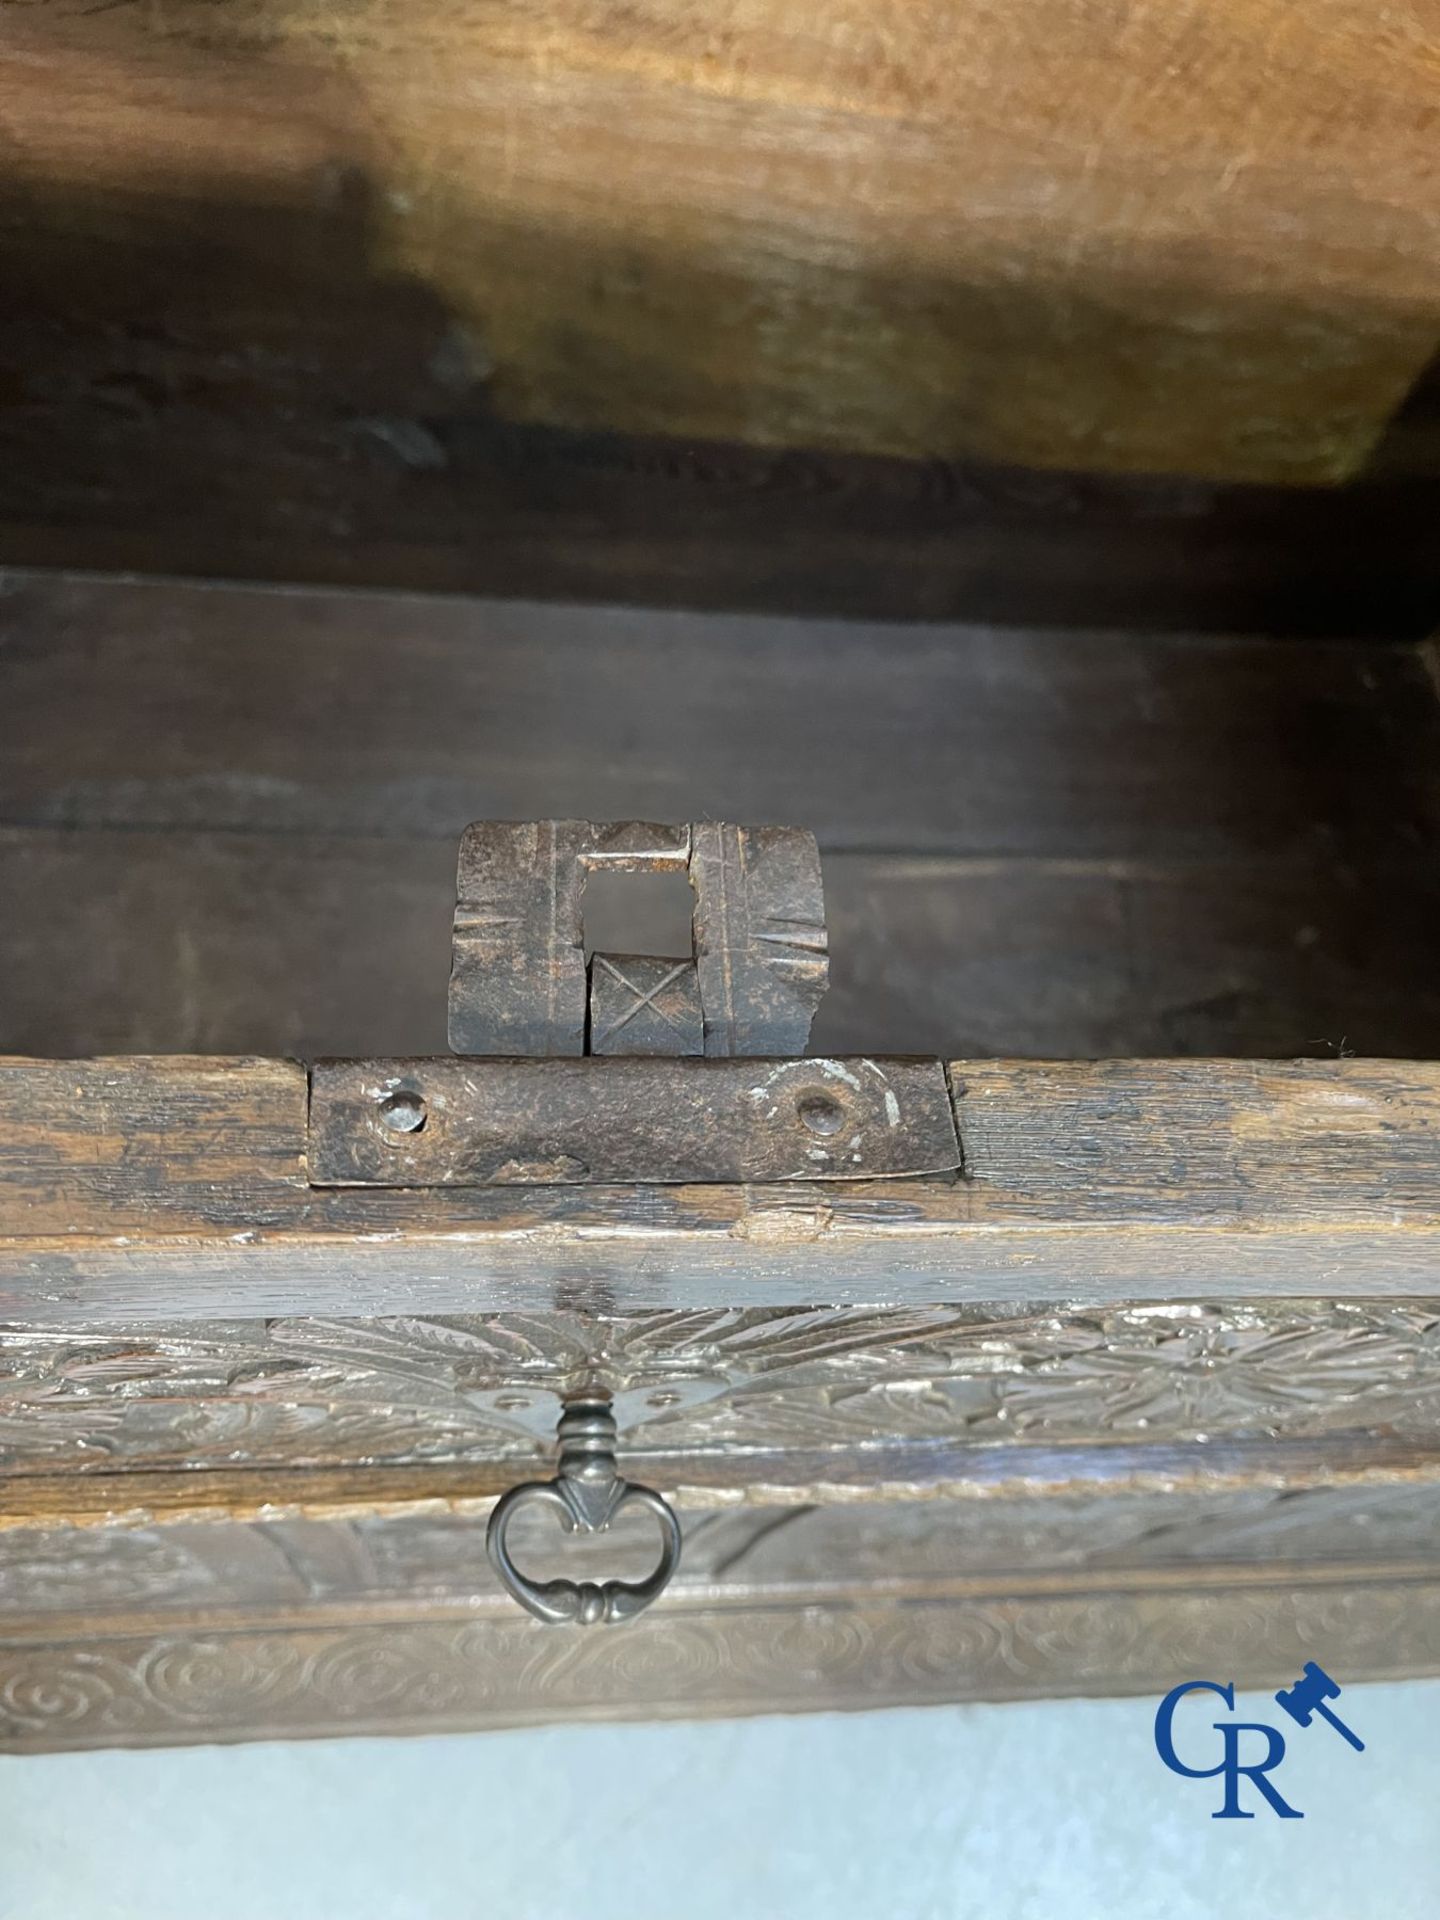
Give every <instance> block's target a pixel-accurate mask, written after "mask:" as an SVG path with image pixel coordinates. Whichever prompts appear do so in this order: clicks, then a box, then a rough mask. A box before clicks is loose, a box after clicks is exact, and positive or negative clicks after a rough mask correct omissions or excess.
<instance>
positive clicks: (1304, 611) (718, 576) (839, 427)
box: [0, 0, 1440, 631]
mask: <svg viewBox="0 0 1440 1920" xmlns="http://www.w3.org/2000/svg"><path fill="white" fill-rule="evenodd" d="M5 16H6V17H5V39H4V44H3V48H0V121H3V124H4V127H5V143H6V145H5V153H6V167H5V178H4V184H3V188H0V266H3V273H4V280H5V285H6V291H7V299H6V302H5V308H4V312H3V314H0V391H3V393H4V395H5V397H6V402H7V404H6V406H5V408H4V412H3V415H0V453H3V466H0V530H3V531H0V539H3V542H4V551H5V552H6V554H7V555H8V557H10V558H12V559H25V560H27V561H29V562H31V563H36V564H81V565H91V566H105V565H109V566H120V567H138V568H142V569H146V570H157V569H160V570H171V571H174V570H189V571H198V572H209V573H212V574H217V575H224V576H234V575H236V574H250V575H260V576H267V575H268V577H271V578H311V579H325V580H331V581H352V582H369V583H371V584H380V583H386V582H388V583H391V584H410V585H430V586H434V585H447V586H450V587H459V588H468V589H471V590H474V589H476V588H488V589H489V590H490V591H492V592H514V591H522V592H528V593H531V594H559V595H566V594H568V595H576V594H584V595H590V596H600V595H604V596H610V597H623V598H638V599H645V600H650V601H656V602H668V603H676V602H681V603H686V602H688V603H691V604H707V603H708V604H732V605H733V604H746V605H751V606H772V607H773V606H785V605H788V606H808V607H812V608H813V607H817V606H824V607H827V608H829V609H831V610H834V611H850V610H853V609H854V608H855V607H856V605H857V603H858V605H859V606H861V607H862V608H864V609H866V610H869V611H881V610H886V609H888V610H890V611H893V612H896V613H899V614H902V615H906V616H910V617H914V616H915V615H917V614H918V615H922V616H929V617H935V616H937V615H942V614H945V613H947V612H950V613H953V612H955V611H957V610H958V611H963V612H968V613H970V614H972V615H973V614H980V615H995V614H998V615H1000V616H1001V617H1009V618H1020V619H1026V618H1028V619H1036V618H1051V619H1056V618H1058V619H1069V618H1076V619H1078V620H1080V621H1081V622H1082V623H1092V622H1093V621H1095V620H1097V619H1101V620H1104V619H1111V618H1116V617H1119V618H1127V617H1130V615H1131V614H1133V613H1134V610H1135V609H1137V608H1138V609H1141V611H1140V612H1139V613H1138V615H1136V616H1135V617H1138V618H1140V619H1151V620H1156V621H1159V622H1162V623H1164V624H1170V625H1176V624H1182V625H1183V624H1186V623H1187V622H1188V623H1192V624H1193V623H1194V622H1195V621H1196V620H1197V619H1198V620H1202V621H1208V622H1212V623H1214V624H1220V625H1234V624H1245V623H1249V624H1255V623H1257V622H1266V621H1275V622H1279V623H1288V624H1293V625H1296V626H1299V627H1306V626H1315V625H1318V626H1320V627H1321V628H1325V629H1328V630H1331V631H1334V630H1336V629H1337V628H1340V629H1343V628H1344V627H1345V626H1347V625H1353V624H1354V623H1355V622H1356V621H1357V620H1359V619H1365V618H1367V611H1366V609H1367V606H1368V609H1369V611H1368V618H1369V619H1370V620H1371V621H1372V622H1374V623H1376V624H1380V625H1385V624H1390V623H1400V624H1404V625H1406V626H1408V627H1409V628H1410V629H1411V630H1414V629H1415V628H1416V627H1417V626H1418V625H1419V624H1420V623H1421V622H1423V620H1424V618H1425V613H1426V609H1427V608H1428V610H1429V611H1430V613H1431V615H1432V617H1433V610H1434V607H1435V605H1436V604H1437V598H1440V577H1437V571H1436V561H1435V553H1434V542H1433V540H1431V539H1430V537H1429V531H1428V530H1429V528H1430V527H1431V526H1432V525H1433V518H1434V511H1435V492H1436V472H1437V469H1436V461H1435V458H1434V446H1433V434H1432V433H1431V432H1430V430H1429V429H1428V428H1427V426H1426V420H1427V418H1428V415H1427V413H1426V410H1425V407H1424V405H1423V404H1422V405H1421V406H1419V407H1418V408H1417V407H1416V405H1415V402H1414V400H1413V399H1410V400H1409V401H1407V395H1411V394H1413V393H1419V394H1421V395H1422V396H1423V394H1424V393H1425V392H1426V391H1427V390H1428V389H1427V384H1426V369H1427V366H1432V367H1433V359H1434V355H1435V351H1436V347H1437V342H1440V246H1437V241H1436V233H1435V217H1434V216H1435V206H1436V194H1437V179H1436V167H1435V158H1434V144H1435V143H1434V139H1433V125H1432V119H1433V112H1434V107H1433V97H1432V96H1433V70H1434V62H1435V57H1436V51H1437V45H1440V26H1437V24H1436V21H1435V20H1434V18H1433V17H1432V16H1431V13H1430V12H1429V10H1428V9H1427V8H1425V7H1421V8H1419V9H1416V8H1411V9H1410V10H1408V11H1407V12H1405V13H1404V14H1403V15H1400V16H1396V18H1394V19H1393V20H1392V19H1390V18H1388V17H1387V19H1386V20H1385V21H1384V22H1381V23H1377V21H1376V19H1375V17H1374V14H1373V10H1372V9H1370V8H1367V7H1365V6H1364V5H1362V4H1361V3H1360V0H1324V3H1323V4H1322V5H1320V6H1318V7H1314V8H1310V9H1307V10H1305V11H1303V12H1297V11H1296V10H1295V9H1294V8H1293V7H1292V6H1290V5H1288V4H1286V0H1207V4H1205V5H1204V6H1201V7H1192V8H1190V9H1188V10H1183V11H1182V12H1180V13H1178V14H1177V13H1176V12H1175V10H1174V8H1173V7H1170V6H1167V5H1164V4H1162V0H1146V4H1144V5H1140V6H1132V7H1130V8H1127V9H1122V10H1117V9H1116V8H1115V7H1113V6H1112V5H1110V4H1108V0H1084V4H1081V5H1078V6H1074V5H1065V4H1061V0H1030V4H1028V5H1026V6H1024V7H1023V8H1020V9H1018V10H1017V9H1016V8H1015V7H1013V6H1011V5H1007V4H1005V3H1004V0H981V3H980V4H966V5H961V4H959V0H942V4H939V5H935V6H930V7H926V8H923V9H916V8H915V7H913V6H909V5H906V4H902V3H901V0H883V3H881V0H803V4H801V5H798V6H797V5H787V6H780V5H776V4H774V0H732V4H728V5H726V6H725V7H723V8H721V9H720V11H719V12H718V13H717V12H716V10H715V9H714V8H713V7H709V6H698V5H696V4H694V0H647V4H645V5H642V6H639V7H634V6H631V7H620V6H616V5H605V4H594V3H593V0H546V4H545V5H543V6H541V7H538V8H537V7H528V6H521V5H519V4H517V3H516V0H425V4H424V5H423V6H422V7H421V9H420V10H419V11H418V12H417V10H416V8H415V7H413V6H411V7H406V8H401V7H397V6H396V5H394V4H393V0H357V4H354V5H351V6H347V7H345V8H344V9H342V10H341V11H340V12H339V13H338V14H337V12H336V10H335V9H334V8H333V7H327V6H326V5H324V4H321V0H232V3H231V4H227V5H224V6H215V5H212V4H208V3H207V0H171V4H168V5H167V6H165V7H164V8H163V9H153V8H141V7H131V6H120V7H114V6H112V7H103V6H102V7H99V8H97V7H94V6H92V5H88V4H85V0H42V4H39V5H31V6H24V7H20V6H10V7H7V8H6V9H5ZM1432 377H1433V376H1432ZM856 463H858V464H856ZM1048 474H1054V475H1056V476H1057V481H1056V483H1055V484H1054V485H1053V486H1052V485H1050V484H1048V483H1047V478H1046V476H1047V475H1048ZM1111 476H1113V477H1114V478H1115V479H1116V481H1117V482H1118V484H1116V485H1115V486H1107V485H1100V486H1098V487H1097V486H1095V485H1093V484H1091V482H1092V481H1093V480H1095V479H1097V478H1099V479H1102V480H1103V479H1108V478H1109V477H1111ZM1136 476H1147V477H1155V478H1154V481H1153V484H1151V483H1149V482H1148V480H1147V482H1146V483H1142V484H1140V485H1138V486H1137V485H1136V484H1135V481H1136ZM1166 476H1183V477H1184V478H1183V484H1182V485H1181V486H1180V488H1179V489H1178V491H1177V489H1176V487H1175V485H1174V483H1173V480H1172V479H1170V478H1167V477H1166ZM1407 479H1408V480H1409V481H1411V482H1413V483H1415V484H1413V485H1409V486H1407V485H1406V484H1405V482H1406V480H1407ZM1335 483H1345V485H1344V488H1343V490H1342V492H1341V493H1340V494H1339V495H1338V496H1337V498H1336V499H1335V500H1333V501H1331V502H1329V503H1327V504H1325V505H1321V506H1318V507H1316V508H1313V509H1312V508H1310V507H1307V506H1306V505H1304V504H1303V503H1299V504H1297V503H1296V501H1295V500H1294V499H1293V498H1292V497H1291V493H1292V490H1293V489H1294V488H1295V487H1296V486H1309V485H1332V484H1335ZM1197 489H1198V490H1197ZM1127 608H1128V609H1130V614H1127V611H1126V609H1127ZM1072 609H1073V611H1072Z"/></svg>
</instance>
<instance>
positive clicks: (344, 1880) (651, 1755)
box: [0, 1681, 1440, 1920]
mask: <svg viewBox="0 0 1440 1920" xmlns="http://www.w3.org/2000/svg"><path fill="white" fill-rule="evenodd" d="M1214 1704H1215V1706H1216V1707H1217V1708H1220V1706H1221V1703H1220V1702H1219V1701H1216V1702H1215V1703H1214ZM1246 1704H1247V1705H1249V1706H1253V1707H1254V1708H1255V1709H1256V1712H1255V1713H1254V1714H1253V1715H1252V1716H1251V1717H1254V1718H1257V1719H1262V1720H1263V1719H1266V1718H1267V1717H1268V1718H1270V1719H1272V1720H1273V1719H1275V1718H1276V1717H1277V1716H1276V1710H1275V1708H1274V1705H1273V1702H1272V1701H1271V1700H1270V1699H1269V1697H1268V1696H1252V1697H1250V1698H1249V1699H1248V1700H1247V1701H1246ZM1339 1706H1340V1710H1341V1712H1342V1713H1344V1714H1345V1716H1346V1717H1347V1718H1348V1719H1349V1720H1350V1722H1351V1724H1352V1725H1353V1726H1354V1727H1355V1728H1356V1731H1357V1732H1359V1733H1360V1734H1361V1735H1362V1737H1363V1738H1364V1739H1365V1741H1366V1743H1367V1751H1366V1752H1365V1753H1364V1754H1363V1755H1357V1754H1354V1753H1352V1752H1351V1751H1350V1749H1349V1748H1348V1747H1346V1746H1345V1744H1344V1742H1343V1741H1342V1740H1341V1739H1340V1738H1339V1736H1338V1735H1336V1734H1334V1733H1332V1732H1331V1731H1330V1730H1329V1729H1328V1728H1325V1727H1322V1726H1316V1727H1313V1728H1312V1729H1310V1730H1309V1731H1307V1732H1304V1733H1302V1732H1300V1730H1299V1729H1295V1730H1294V1737H1293V1741H1292V1743H1291V1748H1290V1751H1289V1752H1288V1753H1287V1756H1286V1760H1285V1763H1284V1765H1283V1767H1282V1769H1281V1770H1280V1772H1279V1773H1278V1774H1277V1775H1276V1780H1277V1784H1278V1785H1280V1787H1281V1789H1282V1791H1283V1792H1284V1794H1285V1796H1286V1797H1287V1798H1288V1799H1290V1800H1291V1801H1292V1802H1293V1803H1294V1804H1296V1805H1298V1806H1299V1807H1301V1808H1302V1809H1303V1810H1304V1813H1305V1815H1306V1817H1305V1819H1303V1820H1291V1821H1281V1820H1276V1819H1274V1818H1272V1817H1270V1816H1269V1815H1264V1816H1263V1817H1261V1818H1257V1819H1255V1820H1252V1821H1246V1822H1240V1821H1215V1820H1212V1819H1211V1818H1210V1813H1211V1810H1212V1808H1213V1807H1214V1806H1216V1805H1218V1803H1219V1802H1218V1797H1217V1796H1216V1794H1215V1791H1214V1784H1213V1783H1211V1782H1202V1781H1193V1782H1192V1781H1187V1780H1180V1779H1177V1778H1176V1777H1175V1776H1174V1775H1172V1774H1170V1773H1168V1772H1167V1771H1166V1770H1165V1769H1164V1768H1163V1767H1162V1766H1161V1764H1160V1762H1159V1760H1158V1759H1157V1758H1156V1756H1155V1751H1154V1747H1153V1745H1152V1741H1151V1726H1152V1720H1153V1715H1154V1709H1155V1702H1154V1701H1153V1700H1134V1701H1072V1702H1067V1703H1056V1704H1040V1705H1028V1704H1027V1705H1017V1706H998V1707H960V1708H935V1709H930V1710H927V1711H923V1712H904V1713H876V1714H862V1715H826V1716H818V1717H811V1718H797V1719H771V1720H750V1721H738V1722H729V1723H715V1724H702V1725H685V1726H645V1727H586V1728H578V1729H564V1728H558V1729H545V1730H544V1731H538V1732H529V1733H502V1734H487V1735H477V1736H465V1737H451V1738H441V1739H423V1740H409V1741H406V1740H395V1741H377V1740H353V1741H333V1742H319V1743H313V1744H305V1745H295V1746H252V1747H232V1748H201V1749H192V1750H189V1751H180V1752H168V1753H141V1754H122V1753H115V1754H74V1755H57V1756H45V1757H41V1758H36V1759H22V1760H16V1759H8V1760H0V1916H3V1920H90V1916H96V1917H97V1920H180V1917H181V1916H184V1917H185V1920H402V1917H403V1920H432V1917H433V1920H442V1916H443V1920H467V1917H468V1916H471V1915H475V1916H482V1915H483V1916H488V1915H492V1914H493V1915H496V1916H504V1917H505V1920H530V1917H531V1916H535V1920H540V1917H541V1916H545V1917H546V1920H549V1916H553V1915H557V1914H563V1915H565V1916H566V1920H822V1916H823V1920H852V1917H853V1920H960V1917H961V1916H964V1917H965V1920H969V1917H970V1916H976V1917H980V1916H983V1920H1042V1916H1043V1920H1091V1917H1092V1916H1094V1920H1160V1917H1161V1916H1163V1917H1164V1920H1201V1916H1203V1917H1204V1920H1211V1917H1212V1916H1217V1917H1218V1916H1221V1915H1224V1916H1226V1917H1227V1920H1250V1917H1251V1916H1255V1917H1256V1920H1261V1917H1262V1916H1263V1917H1264V1920H1271V1917H1272V1916H1273V1917H1274V1920H1289V1916H1292V1915H1293V1916H1295V1920H1372V1916H1373V1920H1436V1917H1437V1916H1440V1681H1424V1682H1416V1683H1412V1684H1409V1685H1405V1686H1383V1687H1381V1686H1377V1687H1347V1688H1346V1689H1345V1692H1344V1697H1343V1699H1342V1701H1341V1702H1340V1703H1339ZM1188 1711H1189V1703H1187V1712H1188ZM1212 1717H1213V1716H1211V1715H1210V1714H1208V1713H1207V1714H1204V1715H1203V1717H1202V1718H1197V1719H1196V1721H1195V1723H1194V1724H1195V1728H1196V1731H1197V1732H1198V1731H1199V1729H1200V1728H1202V1727H1204V1726H1205V1725H1207V1724H1208V1722H1209V1720H1210V1719H1211V1718H1212ZM1185 1724H1186V1723H1185V1722H1184V1721H1183V1720H1182V1721H1181V1722H1180V1732H1179V1735H1178V1738H1179V1739H1180V1740H1181V1741H1183V1740H1184V1738H1185V1732H1184V1729H1185ZM1211 1738H1212V1740H1213V1738H1214V1736H1213V1735H1212V1736H1211ZM1183 1750H1184V1749H1183V1747H1182V1751H1183ZM1198 1757H1199V1756H1198V1755H1197V1758H1198Z"/></svg>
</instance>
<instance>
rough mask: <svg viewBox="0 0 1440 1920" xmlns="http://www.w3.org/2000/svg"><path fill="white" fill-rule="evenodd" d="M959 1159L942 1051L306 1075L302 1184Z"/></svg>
mask: <svg viewBox="0 0 1440 1920" xmlns="http://www.w3.org/2000/svg"><path fill="white" fill-rule="evenodd" d="M959 1165H960V1147H959V1141H958V1138H957V1135H956V1130H955V1119H954V1112H953V1108H952V1106H951V1102H950V1090H949V1086H948V1083H947V1080H946V1075H945V1069H944V1066H943V1065H942V1064H941V1062H940V1061H938V1060H906V1059H883V1060H882V1059H870V1058H860V1059H845V1060H833V1059H793V1060H775V1059H762V1060H756V1059H723V1058H722V1059H712V1060H707V1059H699V1058H681V1059H644V1058H627V1057H621V1058H611V1059H601V1058H595V1057H581V1058H577V1059H536V1060H518V1059H516V1060H496V1059H456V1058H438V1059H432V1060H330V1061H320V1062H318V1063H317V1064H316V1066H315V1067H314V1069H313V1071H312V1074H311V1082H310V1122H309V1177H310V1183H311V1185H312V1186H320V1187H332V1186H340V1187H356V1186H359V1187H492V1186H576V1185H588V1184H606V1183H614V1184H617V1185H625V1184H631V1183H635V1184H650V1183H655V1184H672V1183H673V1184H689V1183H701V1184H703V1183H711V1182H722V1183H747V1182H758V1181H786V1180H866V1179H895V1178H899V1177H902V1176H905V1175H915V1174H944V1173H953V1172H955V1171H956V1170H957V1169H958V1167H959Z"/></svg>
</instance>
